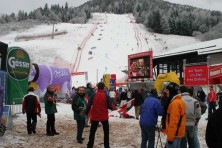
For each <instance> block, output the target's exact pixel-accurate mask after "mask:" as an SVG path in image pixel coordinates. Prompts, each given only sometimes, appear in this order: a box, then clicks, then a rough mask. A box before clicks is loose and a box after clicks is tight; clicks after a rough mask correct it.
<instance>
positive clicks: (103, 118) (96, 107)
mask: <svg viewBox="0 0 222 148" xmlns="http://www.w3.org/2000/svg"><path fill="white" fill-rule="evenodd" d="M104 87H105V84H104V83H103V82H99V83H98V90H97V92H96V93H95V94H94V95H93V96H92V97H91V98H90V99H89V103H88V105H87V108H86V114H89V111H90V110H91V114H90V115H91V121H92V123H91V127H90V134H89V142H88V144H87V148H93V145H94V139H95V133H96V130H97V127H98V124H99V122H102V125H103V132H104V147H105V148H109V121H108V119H109V116H108V114H109V112H108V109H111V110H116V107H115V105H114V102H112V100H111V99H110V98H109V96H108V95H107V94H106V93H105V91H104Z"/></svg>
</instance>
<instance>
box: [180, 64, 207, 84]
mask: <svg viewBox="0 0 222 148" xmlns="http://www.w3.org/2000/svg"><path fill="white" fill-rule="evenodd" d="M208 84H209V72H208V67H207V65H201V66H186V67H185V76H184V85H192V86H197V85H208Z"/></svg>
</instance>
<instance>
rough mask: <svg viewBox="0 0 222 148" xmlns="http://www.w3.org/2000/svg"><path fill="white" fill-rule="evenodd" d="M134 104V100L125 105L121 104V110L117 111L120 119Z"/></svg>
mask: <svg viewBox="0 0 222 148" xmlns="http://www.w3.org/2000/svg"><path fill="white" fill-rule="evenodd" d="M134 103H135V99H132V100H130V101H128V102H126V103H125V104H123V106H122V108H121V109H120V110H118V112H119V114H120V118H121V117H122V116H123V114H126V113H127V112H128V111H129V110H130V109H131V108H132V107H133V106H134Z"/></svg>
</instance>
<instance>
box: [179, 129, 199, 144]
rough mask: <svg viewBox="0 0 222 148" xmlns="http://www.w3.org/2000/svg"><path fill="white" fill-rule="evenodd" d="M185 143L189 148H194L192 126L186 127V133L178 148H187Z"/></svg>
mask: <svg viewBox="0 0 222 148" xmlns="http://www.w3.org/2000/svg"><path fill="white" fill-rule="evenodd" d="M187 143H188V145H189V148H196V147H194V126H186V133H185V136H184V137H183V138H182V139H181V146H180V148H187Z"/></svg>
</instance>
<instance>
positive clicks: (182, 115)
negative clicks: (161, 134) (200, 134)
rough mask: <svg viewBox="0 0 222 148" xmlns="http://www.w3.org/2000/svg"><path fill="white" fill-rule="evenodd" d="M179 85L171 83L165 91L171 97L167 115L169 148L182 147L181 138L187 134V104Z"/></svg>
mask: <svg viewBox="0 0 222 148" xmlns="http://www.w3.org/2000/svg"><path fill="white" fill-rule="evenodd" d="M178 91H179V86H178V85H177V84H176V83H173V82H171V83H169V85H168V86H167V87H166V89H165V92H166V95H167V97H168V98H169V99H170V103H169V106H168V108H167V115H166V121H165V122H166V130H165V134H166V135H167V148H180V142H181V139H182V138H183V137H184V135H185V128H186V106H185V103H184V101H183V100H182V97H181V95H180V94H179V92H178Z"/></svg>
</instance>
